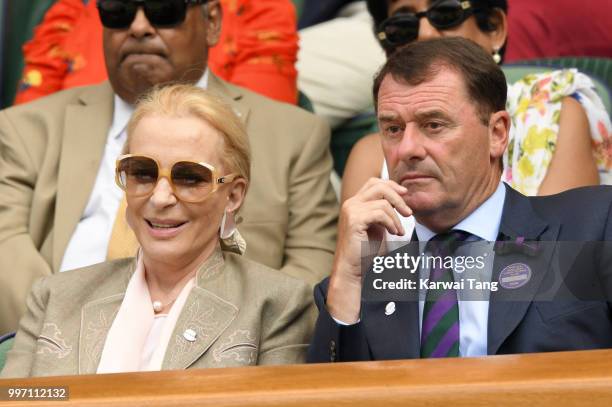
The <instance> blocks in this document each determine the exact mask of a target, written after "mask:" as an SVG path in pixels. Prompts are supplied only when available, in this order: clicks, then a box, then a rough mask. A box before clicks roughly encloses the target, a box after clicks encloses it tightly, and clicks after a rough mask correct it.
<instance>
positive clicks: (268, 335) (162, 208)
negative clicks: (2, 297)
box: [2, 85, 314, 377]
mask: <svg viewBox="0 0 612 407" xmlns="http://www.w3.org/2000/svg"><path fill="white" fill-rule="evenodd" d="M127 133H128V141H127V144H126V147H125V154H124V155H122V156H121V157H119V158H118V160H117V165H116V181H117V184H118V185H119V186H120V187H121V189H123V190H124V191H125V196H126V200H127V212H126V214H127V215H126V217H127V222H128V224H129V225H130V227H131V228H132V229H133V230H134V232H135V235H136V238H137V239H138V242H139V244H140V248H139V250H138V253H137V255H136V257H135V258H128V259H121V260H117V261H113V262H106V263H100V264H97V265H93V266H90V267H88V268H85V269H80V270H75V271H70V272H65V273H60V274H56V275H53V276H50V277H47V278H44V279H42V280H39V281H38V282H36V283H35V284H34V287H33V289H32V292H31V294H30V297H29V299H28V310H27V313H26V315H25V316H24V317H23V318H22V320H21V323H20V328H19V331H18V333H17V336H16V339H15V343H14V346H13V349H12V350H11V351H10V353H9V354H8V359H7V364H6V367H5V369H4V370H3V372H2V376H3V377H24V376H48V375H73V374H91V373H112V372H129V371H148V370H161V369H164V370H165V369H185V368H204V367H227V366H243V365H260V364H282V363H299V362H302V361H303V360H304V357H305V350H306V346H307V345H306V344H307V343H308V341H309V338H310V332H311V328H312V323H313V322H314V320H313V318H314V315H313V313H312V311H313V307H312V299H311V297H312V296H311V294H310V289H309V288H308V287H307V285H306V284H305V283H303V282H300V281H298V280H295V279H293V278H291V277H289V276H286V275H284V274H281V273H280V272H277V271H275V270H271V269H268V268H267V267H265V266H262V265H259V264H256V263H253V262H251V261H248V260H246V259H243V258H242V257H241V256H240V254H241V253H242V252H244V250H245V244H244V241H243V240H242V238H241V237H240V234H239V232H238V231H237V230H236V227H235V221H234V219H235V215H236V212H237V211H238V209H239V208H240V205H241V204H242V202H243V200H244V197H245V193H246V191H247V186H248V181H249V173H250V170H249V166H250V156H249V146H248V141H247V136H246V134H245V131H244V128H243V125H242V123H241V122H240V120H239V119H238V118H237V116H236V115H235V114H234V113H233V111H232V110H231V109H230V108H229V107H227V106H226V105H224V104H223V103H222V102H220V101H219V100H217V99H216V98H215V97H213V96H211V95H210V94H208V93H206V91H204V90H201V89H198V88H195V87H192V86H188V85H172V86H169V87H165V88H161V89H157V90H154V91H153V92H152V93H150V94H149V95H148V96H146V97H144V98H143V99H142V100H141V101H140V103H139V104H138V106H137V108H136V111H135V112H134V114H133V116H132V118H131V119H130V122H129V124H128V130H127ZM74 176H75V177H78V174H74Z"/></svg>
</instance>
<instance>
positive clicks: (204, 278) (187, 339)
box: [162, 249, 238, 370]
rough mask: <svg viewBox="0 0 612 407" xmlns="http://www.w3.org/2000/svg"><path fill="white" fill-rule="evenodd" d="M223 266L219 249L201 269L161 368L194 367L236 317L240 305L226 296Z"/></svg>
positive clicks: (173, 333) (175, 328) (171, 338)
mask: <svg viewBox="0 0 612 407" xmlns="http://www.w3.org/2000/svg"><path fill="white" fill-rule="evenodd" d="M223 266H224V260H223V255H222V254H221V250H220V249H217V250H216V251H215V252H214V254H213V255H212V256H211V258H210V259H209V260H208V261H207V262H206V263H205V264H204V265H203V266H202V268H201V269H200V270H199V271H198V274H197V278H196V285H195V286H194V287H193V289H192V290H191V293H190V294H189V296H188V297H187V301H186V302H185V305H184V306H183V310H182V311H181V314H180V315H179V318H178V320H177V321H176V326H175V327H174V331H173V332H172V336H171V337H170V341H169V342H168V347H167V349H166V354H165V356H164V361H163V363H162V370H166V369H186V368H188V367H189V366H191V365H192V364H193V363H194V362H196V361H197V360H198V359H199V358H200V357H201V356H202V355H203V354H204V353H205V352H206V351H207V350H208V349H209V348H210V346H211V345H212V344H213V343H214V342H215V341H216V340H217V338H219V336H220V335H221V334H222V333H223V331H225V329H226V328H227V327H228V326H229V325H230V324H231V323H232V321H233V320H234V319H235V318H236V315H237V314H238V307H237V306H235V305H234V304H232V303H231V302H230V301H228V300H226V299H224V298H227V296H228V295H227V290H226V288H225V287H226V286H227V284H228V282H227V281H225V279H224V276H223V275H222V274H223V273H222V270H223ZM204 286H206V288H204Z"/></svg>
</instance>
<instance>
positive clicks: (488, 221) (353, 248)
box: [308, 38, 612, 362]
mask: <svg viewBox="0 0 612 407" xmlns="http://www.w3.org/2000/svg"><path fill="white" fill-rule="evenodd" d="M374 97H375V100H376V102H377V114H378V119H379V126H380V130H381V135H382V147H383V150H384V153H385V158H386V161H387V165H388V168H389V174H390V180H381V179H371V180H370V181H369V182H368V183H366V184H365V185H364V186H363V187H362V189H361V190H360V191H359V192H358V193H357V195H355V196H354V197H353V198H351V199H349V200H347V201H346V202H345V204H344V205H343V208H342V212H341V216H340V224H339V235H338V245H337V249H336V256H335V260H334V268H333V271H332V275H331V277H330V278H329V279H326V280H324V281H323V282H322V283H321V284H320V285H318V286H317V288H316V289H315V300H316V303H317V306H318V307H319V311H320V315H319V319H318V321H317V327H316V332H315V335H314V338H313V341H312V344H311V347H310V350H309V357H308V359H309V361H311V362H325V361H353V360H381V359H400V358H419V357H452V356H483V355H491V354H504V353H524V352H546V351H562V350H578V349H594V348H604V347H612V318H611V312H610V299H611V297H612V273H611V269H612V267H611V266H612V249H611V247H612V246H611V245H609V244H608V243H607V242H611V241H612V227H611V226H612V225H611V224H610V223H611V222H610V212H611V210H612V190H610V189H608V188H607V187H588V188H581V189H576V190H570V191H566V192H564V193H562V194H558V195H554V196H548V197H533V198H527V197H525V196H523V195H521V194H519V193H518V192H516V191H514V190H513V189H512V188H510V187H509V186H507V185H505V184H503V183H501V182H500V176H501V171H502V169H503V162H502V157H503V153H504V150H505V149H506V148H507V144H508V131H509V127H510V119H509V116H508V113H507V112H506V111H505V110H504V109H505V98H506V82H505V78H504V76H503V73H502V72H501V70H500V69H499V68H498V67H497V65H496V64H495V63H494V62H493V61H492V59H491V57H490V56H489V55H487V54H486V52H484V51H483V50H482V49H481V48H480V47H478V46H477V45H476V44H474V43H472V42H470V41H468V40H465V39H461V38H443V39H435V40H430V41H423V42H414V43H412V44H410V45H407V46H406V47H404V48H402V49H400V50H398V51H397V52H396V53H395V54H394V55H393V56H392V57H391V58H390V59H389V60H388V62H387V63H386V64H385V66H384V67H383V68H382V70H381V71H380V73H379V74H378V76H377V77H376V79H375V83H374ZM410 215H414V219H415V222H416V224H415V227H414V233H413V234H412V235H411V234H408V233H407V228H408V225H407V222H406V221H405V220H406V218H407V217H408V216H410ZM385 233H387V234H392V235H398V236H405V237H406V240H409V236H412V239H411V240H413V241H418V242H420V243H421V246H420V247H421V249H423V248H424V249H423V250H424V251H423V253H429V254H431V255H432V256H435V255H437V256H440V257H444V258H447V256H450V257H451V258H452V259H454V260H455V262H454V264H455V265H457V264H459V263H457V262H456V259H457V256H456V253H454V252H453V250H456V246H458V244H459V243H460V242H461V241H463V242H479V241H483V242H487V241H498V243H496V244H495V245H491V250H490V252H489V253H487V254H490V255H491V256H490V258H491V259H490V260H489V261H488V262H484V263H486V264H489V265H490V266H486V265H484V266H483V268H482V275H481V276H480V277H481V280H480V282H481V283H486V284H484V285H485V286H486V287H488V291H487V290H482V291H483V292H484V294H483V297H479V298H474V297H470V296H469V295H466V294H465V293H466V291H465V289H464V288H463V287H460V286H459V285H455V284H456V283H459V282H460V281H463V280H465V278H463V277H462V276H461V273H460V272H459V270H457V268H458V267H455V270H453V268H452V264H450V266H447V265H444V266H442V265H441V263H440V264H439V265H436V263H433V265H428V266H424V265H423V264H421V266H419V267H418V270H416V267H415V271H414V272H413V273H406V274H403V275H402V276H407V277H408V278H406V279H405V280H406V284H405V287H404V289H403V290H402V291H403V292H402V294H401V295H400V296H399V297H400V299H404V301H397V302H396V301H389V299H395V297H393V295H396V296H397V294H393V293H391V291H393V289H392V287H390V286H387V287H386V288H387V292H386V293H385V291H384V289H383V290H380V291H379V292H378V295H380V297H378V300H377V297H376V295H377V294H376V293H375V291H377V290H376V287H380V286H381V285H382V283H381V281H382V279H381V278H379V277H378V276H381V277H382V276H387V280H389V277H388V276H389V274H388V271H385V272H384V274H378V273H381V270H374V266H375V265H377V266H381V264H382V263H381V262H376V261H375V259H376V258H377V257H380V256H376V257H375V258H370V261H367V260H366V261H365V264H366V266H365V267H364V266H362V261H363V258H364V253H363V249H364V248H366V247H367V248H369V250H370V252H369V253H368V254H372V253H374V255H376V254H381V253H384V252H385V251H386V248H385V246H384V244H385V243H384V242H383V238H384V236H385ZM410 233H412V232H411V231H410ZM364 242H367V243H368V244H367V245H364ZM418 244H419V243H417V245H418ZM414 250H415V249H413V248H408V249H399V250H398V251H396V252H392V253H391V255H390V256H387V258H394V256H395V255H401V254H410V255H413V256H415V255H416V256H418V255H419V254H423V253H421V252H420V251H419V252H416V251H414ZM402 252H403V253H402ZM485 256H486V254H485ZM366 258H367V257H366ZM372 262H373V264H372ZM484 263H483V264H484ZM385 266H386V265H385ZM389 267H391V269H392V270H391V271H392V273H391V280H393V278H394V277H393V276H394V274H393V273H395V272H397V271H398V270H400V268H399V267H400V266H398V265H397V264H396V265H394V266H393V265H392V266H389ZM373 270H374V271H373ZM400 271H401V270H400ZM377 279H378V282H375V280H377ZM399 280H400V279H398V278H397V277H396V278H395V280H394V282H397V281H399ZM409 280H410V281H412V282H413V283H414V285H413V286H410V285H409V283H408V281H409ZM423 281H424V282H425V285H421V282H423ZM430 283H431V285H430ZM487 284H488V285H487ZM373 287H374V288H373ZM395 292H397V290H395ZM373 293H374V294H373ZM406 293H408V294H406ZM410 294H414V295H410ZM385 295H386V297H385ZM402 296H404V297H402ZM406 299H408V300H406ZM366 300H367V301H366ZM383 300H384V301H383Z"/></svg>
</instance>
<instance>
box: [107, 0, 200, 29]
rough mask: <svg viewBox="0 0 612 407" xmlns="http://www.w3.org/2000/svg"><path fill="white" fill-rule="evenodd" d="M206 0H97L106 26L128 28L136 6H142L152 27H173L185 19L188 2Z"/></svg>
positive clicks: (132, 19) (195, 2) (194, 2)
mask: <svg viewBox="0 0 612 407" xmlns="http://www.w3.org/2000/svg"><path fill="white" fill-rule="evenodd" d="M207 1H208V0H146V1H145V0H98V4H97V6H98V12H99V13H100V20H101V21H102V25H103V26H104V27H106V28H115V29H117V28H128V27H129V26H130V25H131V24H132V21H134V17H136V12H137V11H138V7H143V8H144V13H145V16H147V20H149V23H151V24H152V25H153V26H154V27H173V26H176V25H178V24H181V23H182V22H183V21H185V15H186V13H187V6H188V5H189V4H203V3H206V2H207Z"/></svg>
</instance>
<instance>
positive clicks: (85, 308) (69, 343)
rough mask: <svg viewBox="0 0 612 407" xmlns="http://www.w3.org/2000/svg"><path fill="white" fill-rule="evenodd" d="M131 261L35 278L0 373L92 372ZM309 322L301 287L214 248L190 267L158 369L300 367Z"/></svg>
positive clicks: (308, 301)
mask: <svg viewBox="0 0 612 407" xmlns="http://www.w3.org/2000/svg"><path fill="white" fill-rule="evenodd" d="M135 265H136V262H135V260H134V259H121V260H116V261H113V262H106V263H100V264H96V265H93V266H90V267H86V268H83V269H79V270H74V271H69V272H65V273H58V274H55V275H52V276H49V277H44V278H42V279H40V280H38V281H37V282H36V283H35V284H34V286H33V289H32V292H31V293H30V296H29V298H28V300H27V312H26V314H25V316H24V317H23V318H22V320H21V322H20V327H19V331H18V332H17V336H16V338H15V343H14V346H13V349H12V350H11V351H10V352H9V353H8V355H7V363H6V366H5V368H4V370H3V371H2V374H1V375H0V376H1V377H27V376H58V375H75V374H93V373H95V372H96V369H97V367H98V363H99V361H100V356H101V354H102V349H103V347H104V342H105V340H106V335H107V333H108V330H109V329H110V327H111V324H112V322H113V320H114V318H115V315H116V314H117V311H118V310H119V307H120V305H121V302H122V301H123V296H124V294H125V291H126V288H127V284H128V281H129V279H130V277H131V275H132V273H133V271H134V268H135ZM314 319H315V308H314V306H313V301H312V294H311V292H310V288H309V286H308V285H307V284H306V283H304V282H302V281H300V280H297V279H294V278H292V277H290V276H287V275H286V274H284V273H281V272H279V271H276V270H272V269H269V268H267V267H265V266H262V265H260V264H257V263H254V262H251V261H249V260H246V259H243V258H241V257H240V256H238V255H235V254H233V253H227V252H223V253H222V252H221V251H220V250H217V251H216V252H215V253H214V254H213V256H211V258H209V260H207V262H206V263H205V264H204V265H203V266H202V267H201V268H200V270H199V271H198V273H197V277H196V284H195V286H194V288H193V289H192V291H191V293H190V294H189V296H188V298H187V301H186V302H185V305H184V307H183V310H182V312H181V314H180V315H179V318H178V320H177V322H176V326H175V328H174V332H173V334H172V337H171V338H170V342H169V343H168V348H167V350H166V355H165V357H164V361H163V364H162V369H163V370H166V369H186V368H206V367H232V366H234V367H235V366H247V365H265V364H285V363H302V362H303V361H304V359H305V355H306V348H307V344H308V342H309V341H310V337H311V333H312V328H313V325H314ZM134 329H138V327H134ZM188 329H191V330H193V331H195V333H196V335H195V338H196V340H195V341H193V342H191V341H188V340H187V339H186V338H185V337H184V336H183V333H184V332H185V331H186V330H188Z"/></svg>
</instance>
